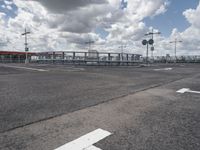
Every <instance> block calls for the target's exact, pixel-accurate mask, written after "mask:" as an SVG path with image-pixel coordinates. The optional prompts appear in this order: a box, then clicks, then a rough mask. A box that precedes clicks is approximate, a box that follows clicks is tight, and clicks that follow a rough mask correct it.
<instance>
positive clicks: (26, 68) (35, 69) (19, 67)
mask: <svg viewBox="0 0 200 150" xmlns="http://www.w3.org/2000/svg"><path fill="white" fill-rule="evenodd" d="M3 67H9V68H16V69H25V70H33V71H40V72H45V71H49V70H44V69H37V68H29V67H21V66H10V65H3Z"/></svg>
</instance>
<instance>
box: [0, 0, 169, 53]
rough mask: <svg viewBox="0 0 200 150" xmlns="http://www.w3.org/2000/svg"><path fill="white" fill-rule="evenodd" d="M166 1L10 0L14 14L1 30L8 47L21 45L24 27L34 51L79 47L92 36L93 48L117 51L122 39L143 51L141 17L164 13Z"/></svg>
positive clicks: (135, 49)
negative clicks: (102, 32)
mask: <svg viewBox="0 0 200 150" xmlns="http://www.w3.org/2000/svg"><path fill="white" fill-rule="evenodd" d="M166 2H167V1H165V0H129V1H128V5H127V8H125V9H123V10H122V9H120V0H29V1H25V0H13V4H12V5H16V6H17V8H18V9H17V12H16V16H15V17H14V18H9V19H8V20H7V23H6V28H7V30H6V31H5V27H4V29H3V28H2V29H0V30H1V31H2V32H1V34H4V35H6V38H7V39H9V41H10V42H9V43H8V46H7V49H17V50H23V49H24V44H23V42H24V37H22V36H21V33H22V32H24V28H25V27H26V28H27V29H28V30H29V31H30V32H31V34H30V35H29V47H30V49H31V50H34V51H42V50H43V51H45V50H80V49H83V47H86V46H85V45H84V43H85V42H86V41H88V40H95V41H96V42H95V45H94V48H96V49H102V50H103V49H104V50H105V51H108V50H113V51H120V49H119V48H118V47H119V45H120V44H121V42H122V43H124V44H127V45H129V46H128V48H127V51H130V52H137V53H143V51H142V49H143V48H142V46H141V39H142V38H143V35H144V33H146V32H147V30H148V27H146V25H145V23H144V22H143V19H144V18H146V17H152V16H155V15H159V14H162V13H164V12H165V11H166V7H167V3H166ZM7 5H11V4H7ZM4 24H5V22H4ZM97 27H98V28H104V30H105V31H107V32H108V36H107V37H106V38H105V39H102V38H101V36H99V35H98V34H99V33H96V32H95V29H96V28H97ZM133 50H134V51H133Z"/></svg>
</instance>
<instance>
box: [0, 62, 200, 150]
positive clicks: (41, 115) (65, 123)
mask: <svg viewBox="0 0 200 150" xmlns="http://www.w3.org/2000/svg"><path fill="white" fill-rule="evenodd" d="M199 67H200V65H198V64H166V65H153V66H148V67H139V66H138V67H136V66H134V67H132V66H129V67H125V66H123V67H117V66H113V67H111V66H106V67H103V66H63V65H45V64H30V65H23V64H1V65H0V102H1V105H0V149H3V150H11V149H12V150H13V149H16V150H18V149H20V150H23V149H24V150H33V149H37V150H40V149H41V150H50V149H55V148H58V147H59V146H61V145H63V144H65V143H68V142H70V141H72V140H74V139H77V138H79V137H80V136H82V135H85V134H87V133H89V132H91V131H94V130H96V129H98V128H101V129H104V130H106V131H109V132H111V133H112V135H110V136H108V137H107V138H105V139H103V140H101V141H99V142H97V143H94V146H96V147H99V148H101V149H102V150H104V149H105V150H133V149H134V150H143V149H144V150H147V149H148V150H149V149H152V150H153V149H154V150H156V149H158V150H165V149H166V150H167V149H177V150H180V149H183V150H187V149H193V150H197V149H199V147H200V132H199V131H200V130H199V129H200V118H199V115H200V109H199V108H200V94H197V93H190V92H187V93H182V94H181V93H177V92H176V91H177V90H179V89H182V88H190V89H191V90H194V91H200V86H199V83H200V82H199V81H200V80H199V77H200V69H199Z"/></svg>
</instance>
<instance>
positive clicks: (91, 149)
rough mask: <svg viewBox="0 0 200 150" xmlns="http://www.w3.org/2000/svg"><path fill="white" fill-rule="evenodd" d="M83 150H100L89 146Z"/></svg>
mask: <svg viewBox="0 0 200 150" xmlns="http://www.w3.org/2000/svg"><path fill="white" fill-rule="evenodd" d="M84 150H102V149H100V148H98V147H96V146H93V145H92V146H90V147H88V148H85V149H84Z"/></svg>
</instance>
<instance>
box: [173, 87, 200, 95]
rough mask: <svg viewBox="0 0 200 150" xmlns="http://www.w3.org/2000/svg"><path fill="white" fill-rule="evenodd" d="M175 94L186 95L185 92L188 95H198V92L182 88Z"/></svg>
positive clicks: (199, 92)
mask: <svg viewBox="0 0 200 150" xmlns="http://www.w3.org/2000/svg"><path fill="white" fill-rule="evenodd" d="M176 92H177V93H181V94H183V93H186V92H188V93H195V94H200V91H192V90H190V89H189V88H182V89H180V90H178V91H176Z"/></svg>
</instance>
